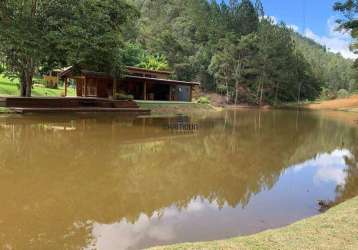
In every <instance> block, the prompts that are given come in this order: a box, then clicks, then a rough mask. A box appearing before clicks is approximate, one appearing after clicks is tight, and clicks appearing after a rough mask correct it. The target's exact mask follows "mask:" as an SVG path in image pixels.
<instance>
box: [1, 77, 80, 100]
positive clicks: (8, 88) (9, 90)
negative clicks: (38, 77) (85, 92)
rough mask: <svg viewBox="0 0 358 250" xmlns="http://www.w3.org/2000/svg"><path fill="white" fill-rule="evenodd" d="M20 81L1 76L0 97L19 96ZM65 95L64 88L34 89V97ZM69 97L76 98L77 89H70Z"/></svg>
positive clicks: (41, 87) (37, 87)
mask: <svg viewBox="0 0 358 250" xmlns="http://www.w3.org/2000/svg"><path fill="white" fill-rule="evenodd" d="M18 84H19V81H18V80H17V79H14V80H10V79H9V78H6V77H4V76H3V75H0V96H19V91H20V90H19V87H18ZM63 93H64V89H63V88H58V89H50V88H45V87H43V86H41V85H35V86H33V89H32V95H33V96H53V97H55V96H61V94H63ZM68 95H69V96H74V95H75V89H74V88H68Z"/></svg>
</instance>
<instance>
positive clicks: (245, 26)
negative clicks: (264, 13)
mask: <svg viewBox="0 0 358 250" xmlns="http://www.w3.org/2000/svg"><path fill="white" fill-rule="evenodd" d="M238 23H239V27H240V33H241V35H248V34H251V33H253V32H256V31H257V29H258V24H259V18H258V13H257V12H256V10H255V7H254V6H253V4H252V3H251V1H250V0H242V1H241V3H240V5H239V8H238Z"/></svg>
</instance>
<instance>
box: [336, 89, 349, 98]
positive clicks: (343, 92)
mask: <svg viewBox="0 0 358 250" xmlns="http://www.w3.org/2000/svg"><path fill="white" fill-rule="evenodd" d="M349 95H350V94H349V92H348V91H347V90H346V89H340V90H338V92H337V97H338V98H347V97H349Z"/></svg>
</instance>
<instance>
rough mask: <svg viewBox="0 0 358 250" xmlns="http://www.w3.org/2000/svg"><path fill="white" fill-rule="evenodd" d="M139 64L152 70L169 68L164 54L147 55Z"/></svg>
mask: <svg viewBox="0 0 358 250" xmlns="http://www.w3.org/2000/svg"><path fill="white" fill-rule="evenodd" d="M137 66H138V67H141V68H144V69H152V70H167V69H168V68H169V65H168V61H167V59H166V58H165V57H164V56H163V55H145V56H144V57H143V58H142V60H141V62H140V63H139V64H138V65H137Z"/></svg>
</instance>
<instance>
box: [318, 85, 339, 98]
mask: <svg viewBox="0 0 358 250" xmlns="http://www.w3.org/2000/svg"><path fill="white" fill-rule="evenodd" d="M336 98H337V95H336V93H335V92H334V91H332V90H330V89H328V88H326V87H322V90H321V93H320V96H319V99H320V100H322V101H327V100H333V99H336Z"/></svg>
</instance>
